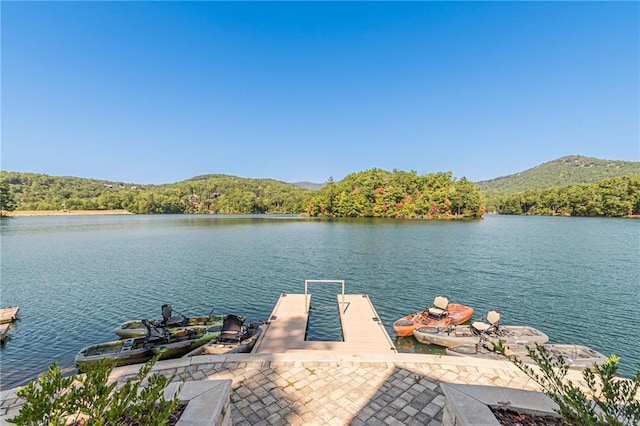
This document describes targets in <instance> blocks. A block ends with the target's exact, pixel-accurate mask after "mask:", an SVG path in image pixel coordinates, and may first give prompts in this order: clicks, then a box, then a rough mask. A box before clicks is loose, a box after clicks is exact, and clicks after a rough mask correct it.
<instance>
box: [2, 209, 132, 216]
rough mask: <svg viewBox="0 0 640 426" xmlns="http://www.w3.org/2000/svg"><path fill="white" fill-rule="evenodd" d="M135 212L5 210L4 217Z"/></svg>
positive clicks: (126, 212)
mask: <svg viewBox="0 0 640 426" xmlns="http://www.w3.org/2000/svg"><path fill="white" fill-rule="evenodd" d="M124 214H133V213H129V212H128V211H126V210H16V211H12V212H3V217H29V216H82V215H124Z"/></svg>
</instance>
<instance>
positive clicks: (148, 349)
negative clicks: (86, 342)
mask: <svg viewBox="0 0 640 426" xmlns="http://www.w3.org/2000/svg"><path fill="white" fill-rule="evenodd" d="M150 335H151V334H149V335H147V336H145V337H131V338H127V339H120V340H114V341H111V342H104V343H99V344H96V345H90V346H87V347H84V348H82V349H81V350H80V352H78V354H77V355H76V358H75V363H76V367H78V369H79V370H82V368H83V367H84V366H87V365H92V364H95V363H97V362H99V361H102V360H110V361H112V362H113V363H114V365H115V366H116V367H119V366H121V365H129V364H139V363H144V362H147V361H149V360H150V359H151V358H153V357H154V356H155V355H159V359H161V360H163V359H171V358H178V357H180V356H182V355H184V354H186V353H188V352H190V351H192V350H194V349H196V348H198V347H200V346H202V345H204V344H206V343H208V342H210V341H211V340H213V339H215V338H216V337H218V336H219V335H220V327H219V326H214V327H211V328H208V329H207V328H200V329H185V330H181V331H175V332H174V333H173V334H171V335H169V334H168V333H166V334H164V335H160V336H154V337H153V338H151V337H150Z"/></svg>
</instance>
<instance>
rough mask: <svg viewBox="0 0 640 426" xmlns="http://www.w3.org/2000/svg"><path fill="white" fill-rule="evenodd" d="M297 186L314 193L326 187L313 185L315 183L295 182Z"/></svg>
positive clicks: (318, 184) (322, 184)
mask: <svg viewBox="0 0 640 426" xmlns="http://www.w3.org/2000/svg"><path fill="white" fill-rule="evenodd" d="M294 185H295V186H297V187H299V188H303V189H310V190H312V191H316V190H318V189H320V188H322V187H323V186H324V183H313V182H295V183H294Z"/></svg>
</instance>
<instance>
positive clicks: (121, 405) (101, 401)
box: [9, 357, 180, 426]
mask: <svg viewBox="0 0 640 426" xmlns="http://www.w3.org/2000/svg"><path fill="white" fill-rule="evenodd" d="M157 359H158V358H157V357H156V358H154V359H152V360H150V361H149V362H147V363H146V364H144V365H143V366H142V367H141V368H140V370H139V371H138V374H137V376H136V377H135V378H134V379H128V380H127V381H126V382H124V384H121V386H120V387H119V388H118V386H117V385H118V383H117V382H113V383H110V384H109V383H108V379H109V376H110V374H111V372H112V371H113V368H114V365H113V363H108V362H102V363H98V364H96V365H95V366H91V367H86V368H85V369H84V372H85V374H84V375H78V376H70V377H64V376H63V375H62V371H61V370H60V368H59V366H58V363H54V364H52V365H51V366H49V370H48V371H47V372H46V373H44V374H43V376H42V377H40V378H38V379H37V380H34V381H31V382H30V383H28V384H27V385H26V386H25V387H22V388H19V389H18V391H17V392H16V395H17V396H18V397H19V398H22V399H24V400H25V404H24V405H23V406H22V407H21V409H20V411H19V413H18V415H17V416H15V417H14V418H13V419H11V420H9V422H10V423H14V424H17V425H25V426H26V425H49V426H62V425H65V424H68V423H67V422H68V421H69V420H70V421H71V422H72V423H71V424H87V425H96V426H110V425H143V424H144V425H165V424H166V423H167V420H168V419H169V418H170V416H171V414H172V412H174V410H176V408H177V407H178V405H179V404H180V401H179V400H178V394H179V392H176V393H175V395H174V396H173V398H172V399H170V400H165V398H164V388H165V387H166V386H167V385H168V384H169V383H171V382H172V381H173V379H174V378H175V375H173V376H171V377H165V376H163V375H160V374H153V375H151V376H149V372H150V370H151V368H152V367H153V365H154V364H155V363H156V361H157ZM147 376H148V377H147ZM82 419H85V420H82ZM85 421H86V423H83V422H85Z"/></svg>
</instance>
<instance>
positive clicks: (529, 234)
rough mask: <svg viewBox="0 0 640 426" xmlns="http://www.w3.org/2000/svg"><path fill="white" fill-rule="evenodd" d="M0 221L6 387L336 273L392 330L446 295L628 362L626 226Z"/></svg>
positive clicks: (632, 349) (264, 307)
mask: <svg viewBox="0 0 640 426" xmlns="http://www.w3.org/2000/svg"><path fill="white" fill-rule="evenodd" d="M0 230H1V236H2V252H1V260H2V264H1V267H2V270H1V272H2V274H1V279H2V292H1V293H0V297H1V304H2V305H3V306H6V305H18V306H20V308H21V310H20V320H19V321H18V323H17V324H16V326H15V327H14V329H13V335H12V338H11V339H10V340H9V341H8V342H7V343H6V344H5V345H4V347H3V348H2V350H0V361H1V383H0V386H1V387H2V388H3V389H5V388H8V387H13V386H16V385H20V384H24V383H25V382H26V381H28V380H29V379H32V378H34V377H35V376H36V375H37V374H39V373H40V372H42V371H45V370H46V369H47V367H48V366H49V364H50V363H51V362H53V361H54V360H56V361H58V362H59V363H60V365H61V366H62V367H73V359H74V356H75V354H76V353H77V352H78V351H79V350H80V349H81V348H82V347H83V346H86V345H89V344H93V343H98V342H102V341H107V340H113V339H114V338H115V334H113V330H114V328H115V327H116V326H117V325H118V324H119V323H121V322H123V321H125V320H128V319H134V318H145V317H159V316H160V306H161V305H162V304H163V303H170V304H171V305H172V306H173V307H174V308H175V309H176V310H178V311H179V312H181V313H184V314H187V315H198V314H206V313H209V312H211V311H212V310H213V312H214V313H217V314H225V313H238V314H241V315H245V316H247V317H248V320H249V321H256V320H266V319H267V318H268V316H269V314H270V313H271V310H272V309H273V306H274V305H275V302H276V301H277V299H278V297H279V295H280V294H281V293H302V292H303V291H304V280H305V279H338V280H341V279H344V280H346V283H347V293H356V294H357V293H367V294H369V296H370V298H371V300H372V302H373V303H374V305H375V307H376V310H377V311H378V314H379V315H380V317H381V319H382V320H383V322H384V323H385V325H386V326H387V330H388V331H389V334H390V335H391V336H393V331H392V329H391V324H392V323H393V321H394V320H395V319H397V318H399V317H401V316H404V315H406V314H407V313H410V312H413V311H416V310H418V309H421V308H423V307H424V306H425V305H430V304H431V302H432V301H433V298H434V297H435V296H436V295H439V294H447V295H448V296H449V297H450V299H451V301H452V302H457V303H464V304H468V305H471V306H473V307H474V308H475V309H476V313H475V315H474V318H480V317H482V316H483V315H484V314H486V312H487V311H488V310H489V309H493V308H498V309H501V310H502V311H503V314H504V316H503V318H504V319H503V323H504V324H523V325H524V324H526V325H531V326H533V327H536V328H539V329H541V330H543V331H544V332H546V333H547V334H548V335H549V336H550V338H551V342H552V343H579V344H586V345H588V346H591V347H593V348H594V349H596V350H598V351H600V352H602V353H604V354H609V353H616V354H617V355H619V356H621V357H622V373H623V374H625V375H630V374H631V373H632V372H634V371H635V369H636V366H635V365H636V364H637V362H638V361H639V360H640V356H639V354H640V341H639V338H638V334H637V330H638V329H639V328H640V297H639V295H638V290H637V285H638V276H640V264H639V262H640V261H639V259H640V234H639V230H640V222H638V221H633V220H621V219H578V218H543V217H508V216H488V217H486V218H485V219H483V220H481V221H471V222H439V221H436V222H434V221H401V220H376V219H366V220H317V219H303V218H298V217H280V216H232V217H225V216H84V217H82V216H80V217H78V216H68V217H33V218H15V219H10V220H2V222H1V224H0ZM327 291H329V293H324V292H325V290H324V289H323V290H322V291H321V290H314V289H313V288H312V289H311V293H312V295H314V296H313V298H312V300H313V301H314V302H316V305H317V306H320V307H322V306H328V305H331V304H335V294H336V293H338V292H339V286H336V287H335V292H334V293H333V294H331V290H327ZM327 294H328V296H327ZM323 297H324V298H326V299H322V298H323ZM326 301H328V302H326ZM324 311H326V312H324ZM315 314H318V315H315ZM315 314H314V313H313V312H312V316H313V320H312V323H311V324H310V331H309V333H310V335H311V337H312V338H313V339H317V340H323V339H333V338H334V337H331V336H335V335H336V333H335V331H336V330H335V328H336V327H339V325H335V324H339V321H338V320H337V312H336V311H335V310H334V311H329V310H322V309H320V310H317V311H316V312H315ZM338 334H339V330H338ZM396 343H397V345H398V346H399V348H400V350H402V351H406V352H417V353H441V350H440V349H439V348H434V347H430V346H424V345H420V344H419V343H417V342H416V341H415V340H414V339H413V338H404V339H396Z"/></svg>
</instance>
